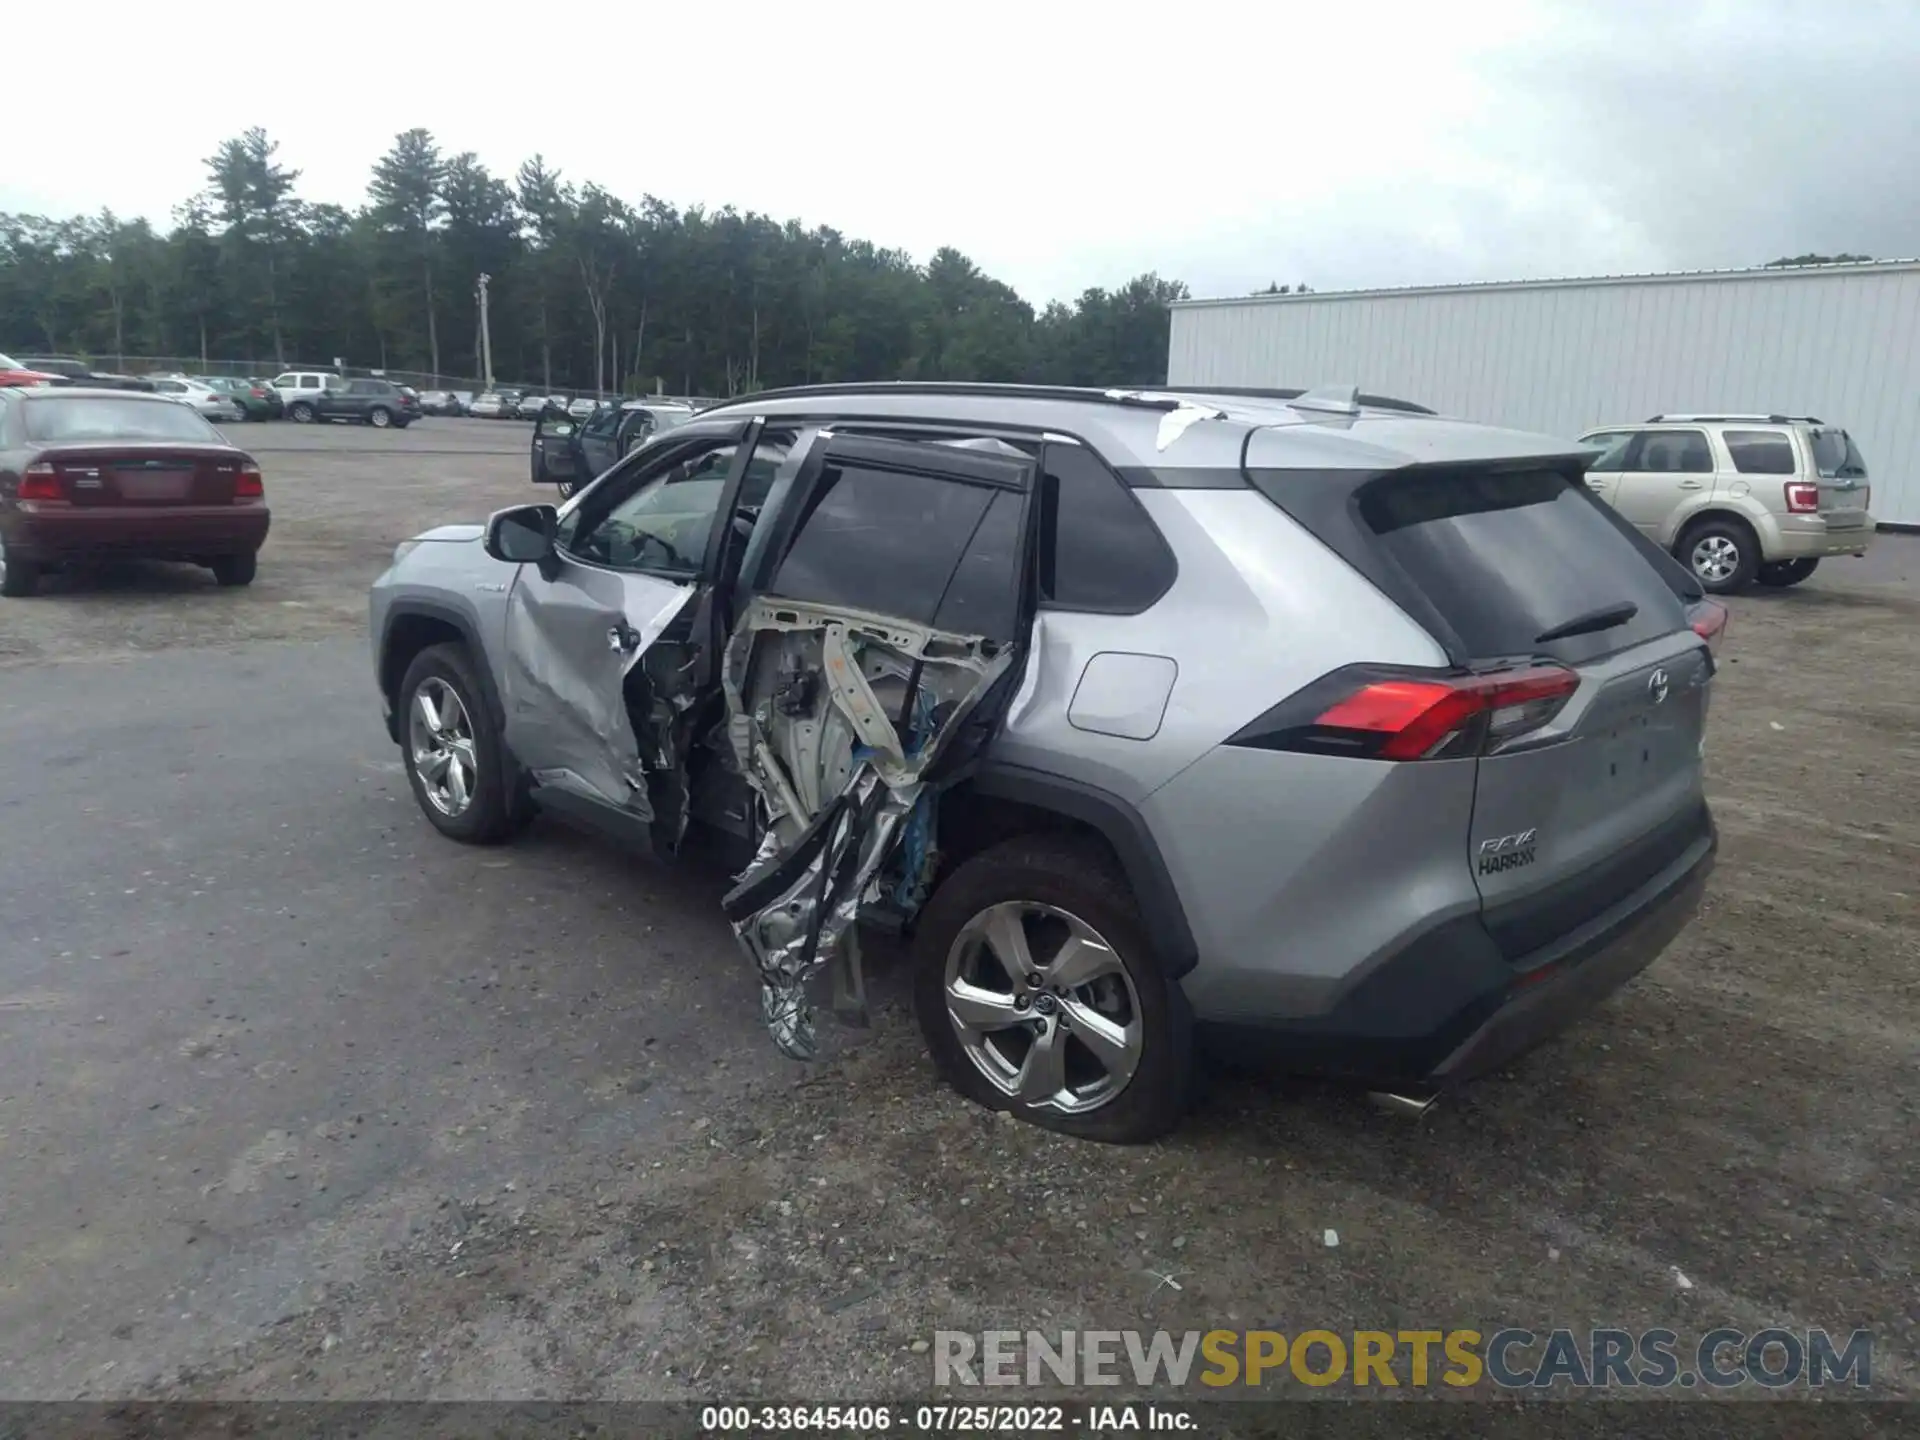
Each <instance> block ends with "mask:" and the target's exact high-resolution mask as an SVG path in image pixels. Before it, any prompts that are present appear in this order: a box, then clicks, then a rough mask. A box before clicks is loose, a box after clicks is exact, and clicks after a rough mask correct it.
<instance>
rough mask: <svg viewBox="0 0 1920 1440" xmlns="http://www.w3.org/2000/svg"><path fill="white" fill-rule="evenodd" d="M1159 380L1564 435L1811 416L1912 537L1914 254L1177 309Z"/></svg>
mask: <svg viewBox="0 0 1920 1440" xmlns="http://www.w3.org/2000/svg"><path fill="white" fill-rule="evenodd" d="M1167 383H1168V384H1169V385H1195V386H1198V385H1254V386H1314V385H1338V384H1357V385H1359V387H1360V388H1361V389H1362V390H1364V391H1367V392H1370V393H1372V394H1376V395H1392V396H1396V397H1398V398H1400V399H1403V400H1413V401H1417V402H1418V403H1420V404H1422V405H1427V406H1430V407H1431V408H1433V409H1435V410H1438V411H1439V412H1440V413H1441V414H1443V415H1455V416H1459V417H1461V418H1463V419H1468V420H1480V421H1485V422H1487V423H1489V424H1495V425H1507V426H1512V427H1514V428H1516V429H1522V430H1538V431H1543V432H1545V433H1547V434H1550V435H1562V436H1577V435H1579V434H1581V433H1582V432H1584V431H1587V430H1591V429H1593V428H1595V427H1596V426H1599V425H1603V424H1617V423H1622V422H1628V421H1640V420H1645V419H1647V418H1648V417H1650V416H1652V415H1656V414H1659V413H1661V412H1691V413H1694V414H1702V413H1706V414H1726V413H1730V412H1731V413H1741V414H1756V413H1757V414H1763V415H1764V414H1790V415H1816V416H1818V417H1819V418H1820V419H1822V420H1824V421H1826V422H1828V423H1829V424H1833V425H1841V426H1844V427H1845V428H1846V429H1847V430H1848V431H1849V432H1850V433H1851V434H1852V435H1853V438H1854V442H1855V444H1857V445H1858V446H1859V448H1860V452H1861V454H1862V455H1863V456H1864V457H1865V459H1866V462H1867V472H1868V475H1869V477H1870V480H1871V483H1872V486H1873V501H1872V504H1873V513H1874V518H1875V519H1877V520H1879V521H1880V522H1881V523H1883V524H1895V525H1915V526H1920V261H1914V260H1899V261H1875V262H1869V263H1863V264H1857V265H1818V266H1800V267H1787V268H1781V269H1777V270H1711V271H1696V272H1691V273H1682V274H1673V275H1624V276H1610V277H1605V278H1599V279H1589V280H1548V281H1515V282H1510V283H1495V284H1482V285H1452V286H1434V287H1420V288H1413V289H1404V290H1354V291H1341V292H1330V293H1326V294H1307V295H1257V296H1251V297H1247V298H1242V299H1233V300H1185V301H1181V302H1179V303H1178V304H1176V305H1175V306H1174V310H1173V337H1172V342H1171V345H1170V347H1169V354H1168V358H1167Z"/></svg>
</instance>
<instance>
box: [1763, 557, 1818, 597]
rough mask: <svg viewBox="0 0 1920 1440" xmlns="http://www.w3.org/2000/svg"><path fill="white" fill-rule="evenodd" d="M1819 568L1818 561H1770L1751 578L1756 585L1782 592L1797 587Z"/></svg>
mask: <svg viewBox="0 0 1920 1440" xmlns="http://www.w3.org/2000/svg"><path fill="white" fill-rule="evenodd" d="M1819 568H1820V562H1819V561H1818V560H1772V561H1769V562H1768V563H1767V564H1765V565H1762V566H1761V567H1760V570H1759V573H1758V574H1756V575H1755V576H1754V577H1753V578H1754V581H1755V582H1756V583H1757V584H1761V585H1765V586H1767V587H1769V588H1770V589H1774V590H1784V589H1785V588H1786V587H1787V586H1789V585H1798V584H1799V583H1800V582H1801V581H1802V580H1804V579H1806V578H1807V577H1808V576H1809V575H1811V574H1813V572H1814V571H1815V570H1817V569H1819Z"/></svg>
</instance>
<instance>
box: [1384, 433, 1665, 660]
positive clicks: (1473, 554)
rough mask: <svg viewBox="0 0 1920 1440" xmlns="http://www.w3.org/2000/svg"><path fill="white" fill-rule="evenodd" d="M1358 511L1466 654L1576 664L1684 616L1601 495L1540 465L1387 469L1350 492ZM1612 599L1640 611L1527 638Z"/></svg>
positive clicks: (1645, 636) (1636, 640)
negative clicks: (1431, 471) (1403, 472)
mask: <svg viewBox="0 0 1920 1440" xmlns="http://www.w3.org/2000/svg"><path fill="white" fill-rule="evenodd" d="M1360 514H1361V518H1362V520H1363V521H1364V522H1365V523H1366V525H1367V526H1368V527H1369V528H1370V529H1371V530H1372V531H1373V533H1374V535H1375V536H1376V537H1377V538H1378V543H1379V545H1380V546H1381V547H1382V548H1383V549H1384V550H1385V551H1386V552H1387V554H1388V556H1389V557H1390V558H1391V559H1392V560H1393V561H1394V562H1395V563H1396V564H1397V565H1398V567H1399V568H1400V569H1401V570H1402V571H1403V572H1404V573H1405V574H1406V575H1407V577H1408V578H1409V579H1410V580H1412V582H1413V583H1414V584H1415V585H1416V586H1418V587H1419V589H1420V591H1421V592H1422V593H1423V594H1424V595H1425V596H1426V598H1427V600H1428V601H1429V603H1431V604H1432V605H1433V607H1434V608H1435V609H1436V610H1438V611H1439V612H1440V615H1441V617H1442V618H1443V619H1445V620H1446V622H1447V624H1448V625H1450V626H1451V627H1452V628H1453V630H1454V632H1455V633H1456V634H1457V635H1459V637H1460V640H1461V643H1462V644H1463V645H1464V646H1465V647H1466V649H1467V650H1468V652H1469V653H1470V654H1472V655H1474V656H1475V657H1479V658H1487V659H1491V658H1494V657H1499V656H1510V655H1531V654H1534V653H1536V652H1539V651H1542V650H1545V651H1546V652H1547V653H1550V654H1554V655H1558V656H1560V657H1561V658H1563V659H1566V660H1569V661H1573V662H1576V663H1577V662H1578V661H1580V660H1584V659H1589V658H1591V657H1593V656H1596V655H1605V654H1610V653H1612V652H1613V651H1615V650H1619V649H1623V648H1625V647H1626V646H1628V645H1633V644H1637V643H1639V642H1640V641H1643V640H1648V639H1651V638H1653V637H1654V636H1656V635H1665V634H1669V633H1671V632H1672V631H1674V630H1677V629H1679V628H1681V626H1683V625H1684V624H1685V623H1686V620H1685V615H1684V613H1683V611H1682V610H1681V608H1680V602H1679V600H1678V598H1677V597H1676V596H1675V594H1674V592H1673V589H1672V587H1671V586H1669V585H1668V583H1667V581H1666V579H1665V578H1664V577H1663V576H1662V575H1661V574H1660V573H1659V572H1658V571H1656V570H1655V569H1654V568H1653V566H1651V565H1649V564H1648V563H1647V561H1646V560H1645V559H1644V558H1643V557H1642V556H1641V555H1640V553H1639V552H1638V551H1637V550H1636V549H1635V548H1634V546H1633V544H1632V542H1630V541H1629V540H1628V539H1627V537H1626V536H1624V535H1622V534H1621V533H1620V531H1619V530H1618V529H1616V528H1615V527H1614V525H1613V524H1612V523H1611V522H1610V521H1609V520H1608V518H1607V516H1606V515H1605V514H1604V513H1603V512H1602V510H1601V509H1600V502H1599V501H1596V500H1594V499H1592V498H1591V497H1589V496H1588V495H1587V494H1586V492H1585V489H1584V487H1576V486H1574V485H1571V484H1569V483H1568V482H1567V480H1566V479H1565V478H1564V477H1563V476H1560V475H1557V474H1554V473H1552V472H1550V471H1528V472H1523V473H1520V474H1512V475H1488V474H1474V473H1471V472H1465V473H1456V474H1452V475H1424V476H1423V475H1408V476H1390V477H1388V478H1386V479H1383V480H1378V481H1375V482H1374V483H1373V484H1371V485H1369V486H1367V487H1366V488H1365V489H1363V490H1362V491H1361V492H1360ZM1623 601H1626V602H1630V603H1632V604H1634V605H1636V606H1638V607H1639V608H1638V611H1637V613H1636V614H1635V615H1634V616H1633V618H1632V619H1630V620H1628V621H1626V622H1625V623H1624V624H1620V625H1616V626H1613V627H1611V628H1609V629H1606V630H1600V631H1596V632H1594V633H1592V634H1588V635H1580V636H1573V637H1569V638H1567V639H1564V640H1558V641H1553V642H1551V643H1549V644H1547V645H1544V646H1543V645H1542V644H1541V643H1540V642H1539V641H1538V639H1537V637H1538V636H1540V635H1543V634H1545V633H1546V632H1547V631H1549V630H1552V629H1554V628H1556V627H1558V626H1561V625H1564V624H1566V623H1567V622H1568V621H1570V620H1574V619H1577V618H1578V617H1580V616H1582V615H1587V614H1590V613H1592V612H1593V611H1596V610H1600V609H1603V608H1605V607H1607V606H1612V605H1618V604H1620V603H1621V602H1623Z"/></svg>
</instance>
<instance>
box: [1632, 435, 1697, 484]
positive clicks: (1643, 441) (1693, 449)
mask: <svg viewBox="0 0 1920 1440" xmlns="http://www.w3.org/2000/svg"><path fill="white" fill-rule="evenodd" d="M1632 468H1633V469H1635V470H1652V471H1655V472H1657V473H1660V474H1673V475H1711V474H1712V473H1713V450H1712V448H1711V447H1710V446H1708V444H1707V436H1706V432H1705V431H1704V430H1648V431H1646V432H1645V433H1643V434H1642V435H1641V437H1640V452H1639V454H1638V456H1637V457H1636V458H1635V459H1634V460H1633V461H1632Z"/></svg>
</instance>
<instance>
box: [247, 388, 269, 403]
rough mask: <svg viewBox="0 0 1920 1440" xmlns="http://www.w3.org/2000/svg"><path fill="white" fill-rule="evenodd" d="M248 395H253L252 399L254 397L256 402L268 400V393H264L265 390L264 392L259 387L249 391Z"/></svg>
mask: <svg viewBox="0 0 1920 1440" xmlns="http://www.w3.org/2000/svg"><path fill="white" fill-rule="evenodd" d="M247 394H249V395H251V396H252V397H253V398H254V399H256V400H264V399H266V398H267V392H266V391H264V390H262V389H261V388H260V387H259V386H257V385H256V386H254V388H253V389H251V390H249V391H248V392H247Z"/></svg>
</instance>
